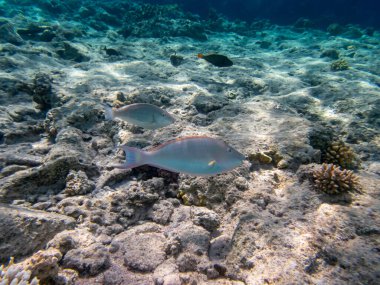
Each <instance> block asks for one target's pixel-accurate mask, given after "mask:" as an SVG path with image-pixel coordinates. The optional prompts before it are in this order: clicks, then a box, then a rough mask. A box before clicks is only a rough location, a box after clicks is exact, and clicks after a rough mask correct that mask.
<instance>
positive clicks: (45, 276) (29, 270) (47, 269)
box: [0, 248, 75, 285]
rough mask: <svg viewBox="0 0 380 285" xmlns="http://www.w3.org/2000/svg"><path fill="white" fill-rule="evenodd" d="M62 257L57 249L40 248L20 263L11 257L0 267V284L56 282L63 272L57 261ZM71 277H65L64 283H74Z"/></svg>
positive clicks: (33, 284)
mask: <svg viewBox="0 0 380 285" xmlns="http://www.w3.org/2000/svg"><path fill="white" fill-rule="evenodd" d="M61 259H62V254H61V253H60V252H59V251H58V250H57V249H53V248H51V249H47V250H40V251H38V252H36V253H35V254H34V255H32V256H31V257H29V258H27V259H26V260H24V261H22V262H20V263H14V259H13V258H11V259H10V262H9V264H8V265H7V266H6V267H4V266H3V265H2V266H1V267H0V284H4V285H13V284H20V285H21V284H26V285H38V284H57V283H56V281H58V278H60V279H61V280H62V277H59V275H62V274H64V273H65V272H60V269H59V265H58V263H59V261H60V260H61ZM74 275H75V274H74ZM72 277H73V278H71V280H70V279H66V283H64V284H66V285H70V284H74V283H73V281H74V279H75V278H74V276H72Z"/></svg>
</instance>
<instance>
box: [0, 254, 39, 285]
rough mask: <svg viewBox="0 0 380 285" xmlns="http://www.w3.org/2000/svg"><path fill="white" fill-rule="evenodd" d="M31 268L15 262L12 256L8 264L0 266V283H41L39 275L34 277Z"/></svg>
mask: <svg viewBox="0 0 380 285" xmlns="http://www.w3.org/2000/svg"><path fill="white" fill-rule="evenodd" d="M31 275H32V273H31V272H30V270H27V269H25V268H23V267H22V266H20V265H16V264H14V258H13V257H11V259H10V261H9V263H8V265H7V266H4V265H1V266H0V284H2V285H11V284H12V285H13V284H14V285H18V284H20V285H21V284H23V285H24V284H25V285H39V284H40V281H39V280H38V278H37V277H33V278H32V276H31Z"/></svg>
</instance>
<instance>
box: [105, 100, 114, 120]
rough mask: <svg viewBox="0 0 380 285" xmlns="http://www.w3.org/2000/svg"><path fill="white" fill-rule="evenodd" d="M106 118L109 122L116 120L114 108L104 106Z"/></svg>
mask: <svg viewBox="0 0 380 285" xmlns="http://www.w3.org/2000/svg"><path fill="white" fill-rule="evenodd" d="M104 116H105V118H106V120H107V121H112V120H113V118H114V112H113V109H112V107H110V106H108V105H105V104H104Z"/></svg>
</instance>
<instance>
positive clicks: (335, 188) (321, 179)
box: [314, 163, 359, 194]
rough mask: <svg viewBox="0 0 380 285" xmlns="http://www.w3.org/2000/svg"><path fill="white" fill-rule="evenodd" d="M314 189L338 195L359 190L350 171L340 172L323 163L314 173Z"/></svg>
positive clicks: (336, 168) (332, 166)
mask: <svg viewBox="0 0 380 285" xmlns="http://www.w3.org/2000/svg"><path fill="white" fill-rule="evenodd" d="M314 180H315V187H316V188H317V189H318V190H320V191H323V192H325V193H327V194H340V193H344V192H348V191H353V190H358V189H359V179H358V177H357V176H356V175H355V174H354V173H353V172H352V171H351V170H346V169H344V170H341V169H340V168H339V166H336V165H334V164H326V163H323V164H322V165H321V167H320V169H317V170H316V171H315V172H314Z"/></svg>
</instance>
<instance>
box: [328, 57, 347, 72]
mask: <svg viewBox="0 0 380 285" xmlns="http://www.w3.org/2000/svg"><path fill="white" fill-rule="evenodd" d="M349 68H350V66H349V65H348V62H347V61H346V60H345V59H339V60H337V61H334V62H333V63H331V65H330V69H331V70H332V71H343V70H347V69H349Z"/></svg>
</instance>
